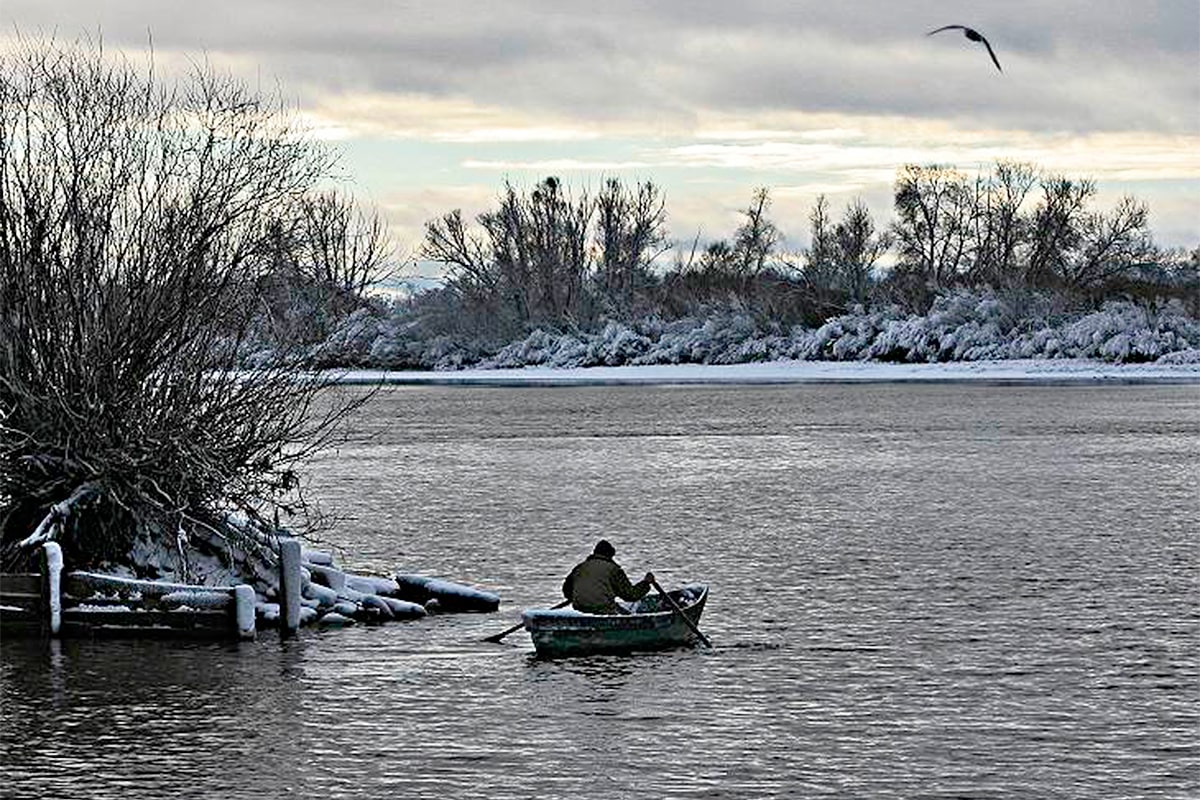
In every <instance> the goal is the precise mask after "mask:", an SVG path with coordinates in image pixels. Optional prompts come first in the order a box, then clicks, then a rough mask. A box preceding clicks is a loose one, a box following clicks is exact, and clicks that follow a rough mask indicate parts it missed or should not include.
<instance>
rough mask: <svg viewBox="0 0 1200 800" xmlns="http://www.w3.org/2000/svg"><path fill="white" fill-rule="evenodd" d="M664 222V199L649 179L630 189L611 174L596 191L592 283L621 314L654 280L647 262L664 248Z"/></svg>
mask: <svg viewBox="0 0 1200 800" xmlns="http://www.w3.org/2000/svg"><path fill="white" fill-rule="evenodd" d="M666 221H667V213H666V200H665V199H664V198H663V195H662V192H661V191H660V190H659V188H658V187H657V186H655V185H654V184H653V183H651V182H649V181H646V182H643V183H641V184H638V186H637V189H636V191H635V190H631V189H627V188H626V187H625V186H624V185H623V184H622V183H621V181H620V180H618V179H617V178H610V179H609V180H607V181H605V183H604V188H603V189H602V190H601V191H600V193H599V194H598V195H597V196H596V234H595V241H596V245H597V246H598V248H599V251H600V252H599V261H600V263H599V266H598V274H597V276H596V277H597V283H598V285H599V288H600V291H601V292H602V293H603V295H604V296H605V298H606V299H607V300H608V302H609V303H611V304H613V306H614V307H615V308H616V309H617V310H618V311H619V312H621V313H623V314H630V313H632V311H633V309H634V301H635V297H636V296H637V295H638V293H639V292H641V291H643V290H644V289H645V288H646V287H648V286H650V285H651V284H653V282H654V281H653V276H652V275H651V273H650V269H651V265H652V264H653V263H654V261H655V260H656V259H657V258H658V257H659V256H661V255H662V254H663V253H664V252H666V251H667V249H668V245H667V232H666Z"/></svg>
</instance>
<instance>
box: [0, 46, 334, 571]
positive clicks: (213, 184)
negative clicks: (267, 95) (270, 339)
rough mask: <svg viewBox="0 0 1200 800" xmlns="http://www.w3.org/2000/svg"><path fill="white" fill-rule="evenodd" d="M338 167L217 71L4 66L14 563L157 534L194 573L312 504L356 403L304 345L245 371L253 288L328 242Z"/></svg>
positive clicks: (72, 49)
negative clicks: (43, 546)
mask: <svg viewBox="0 0 1200 800" xmlns="http://www.w3.org/2000/svg"><path fill="white" fill-rule="evenodd" d="M330 165H331V158H330V156H329V154H328V153H327V152H326V151H325V150H323V149H322V148H321V147H319V146H318V145H317V144H315V143H313V142H312V141H310V140H308V139H306V138H305V137H304V136H303V135H302V133H301V131H300V130H298V129H297V128H296V127H294V126H293V124H292V123H291V121H290V116H289V115H288V114H287V113H286V110H285V109H283V108H282V107H281V106H280V105H279V104H278V103H275V102H272V101H270V100H264V99H262V98H260V97H258V96H255V95H253V94H250V93H249V92H247V91H246V90H245V89H244V88H242V87H241V86H239V85H237V84H236V83H234V82H233V81H231V80H229V79H227V78H223V77H220V76H218V75H216V74H215V73H213V72H212V71H210V70H207V69H204V68H200V69H198V70H197V71H196V72H195V73H194V74H193V75H192V77H191V80H190V81H188V82H186V83H184V84H182V85H181V86H180V87H179V88H178V89H169V88H165V87H164V86H162V85H161V84H159V83H157V82H156V81H155V80H154V79H153V76H152V74H151V73H150V72H149V71H145V72H143V71H139V70H138V69H136V68H135V67H133V66H132V65H131V64H130V63H129V62H127V61H125V60H123V59H120V58H111V57H109V55H108V54H106V53H104V52H102V51H101V49H100V48H99V47H98V46H95V45H92V44H91V43H88V42H84V43H82V44H79V45H64V44H61V43H57V42H49V43H37V42H22V43H21V45H20V46H19V47H17V48H15V49H13V50H10V51H9V52H8V53H7V54H5V55H3V56H2V57H0V537H2V539H3V542H4V543H5V545H6V547H5V554H6V560H7V561H9V562H10V563H11V562H12V561H14V560H17V559H20V558H22V557H23V554H24V553H25V552H27V550H28V549H29V547H31V546H32V545H36V544H37V543H39V542H41V541H44V540H47V539H52V538H54V539H58V540H59V541H60V542H62V544H63V546H64V549H65V550H66V551H67V553H68V556H69V557H70V558H72V559H73V560H76V561H77V562H78V561H83V562H87V561H90V560H95V559H99V558H105V557H116V558H121V557H123V556H124V555H125V554H127V553H128V552H129V545H130V543H131V542H132V541H133V540H134V539H135V538H137V537H144V538H148V539H150V540H152V541H156V542H158V543H160V544H162V545H164V546H171V547H172V548H173V549H174V550H176V551H177V552H178V554H179V556H180V559H181V560H183V561H184V562H185V565H186V556H185V554H186V552H187V551H188V547H189V544H190V542H191V540H192V537H193V536H194V535H197V534H198V533H199V532H201V531H203V532H205V534H206V535H207V534H211V533H215V534H217V535H219V536H221V537H226V538H231V539H237V538H239V537H241V536H244V535H245V534H244V531H245V529H244V528H241V527H238V526H236V525H232V524H230V523H229V522H228V521H227V520H228V518H227V517H226V514H227V512H229V511H240V512H242V513H244V514H246V515H248V516H249V517H250V518H251V519H257V520H259V521H260V522H261V523H262V528H263V529H266V528H267V527H268V526H267V525H266V520H267V518H268V516H269V515H270V512H272V510H275V511H276V512H277V510H279V509H283V510H285V511H291V510H294V509H295V508H296V506H295V505H294V504H295V503H297V502H299V501H298V500H297V498H296V496H295V494H294V490H295V488H296V486H297V477H296V469H297V467H298V465H299V464H300V463H301V462H302V461H303V459H304V458H305V457H306V456H307V455H309V454H311V453H312V452H313V450H314V449H315V448H318V447H320V446H322V445H323V444H324V443H326V442H327V441H328V440H329V437H330V436H331V435H333V432H334V423H335V422H336V420H337V419H338V418H339V417H340V415H341V414H343V413H344V412H345V411H346V410H347V408H348V405H347V404H345V403H343V402H336V401H335V402H331V403H326V402H325V400H324V399H322V398H323V392H324V389H325V384H324V382H322V381H320V380H308V381H306V380H298V379H297V375H296V372H295V368H294V367H292V366H290V364H291V362H290V361H289V360H288V359H287V354H286V353H280V354H279V355H278V356H277V357H275V358H273V359H270V360H267V361H266V362H264V363H261V364H259V365H257V366H255V367H252V368H245V367H243V366H242V365H241V364H239V362H238V349H239V343H240V341H241V339H242V337H244V335H245V333H246V330H247V326H248V324H249V322H248V320H249V316H248V314H247V313H246V309H245V308H244V307H243V301H244V299H245V294H244V293H245V290H246V287H247V286H253V285H254V284H255V283H256V281H257V280H258V278H259V277H260V276H262V275H263V274H264V273H265V272H267V271H269V270H270V269H271V267H272V264H273V262H274V261H276V260H277V259H278V258H279V257H280V249H281V248H285V249H288V250H291V249H292V248H296V247H299V248H300V249H301V250H304V249H308V248H311V247H312V246H313V242H312V239H311V236H312V233H313V226H312V225H309V226H308V227H307V228H305V225H304V224H303V223H304V220H303V219H302V218H301V219H297V218H296V216H295V214H296V209H297V208H302V207H303V204H301V203H299V202H298V201H299V200H300V199H301V198H304V197H305V196H306V195H308V194H309V193H310V192H311V191H312V190H313V189H314V188H315V187H316V185H317V183H318V182H319V181H320V180H322V179H323V178H324V176H325V175H327V174H328V171H329V167H330ZM282 230H286V231H296V232H297V234H296V237H295V238H285V237H282V236H280V235H279V232H280V231H282ZM288 257H293V256H291V255H289V256H288ZM318 408H319V410H318ZM301 505H302V503H301Z"/></svg>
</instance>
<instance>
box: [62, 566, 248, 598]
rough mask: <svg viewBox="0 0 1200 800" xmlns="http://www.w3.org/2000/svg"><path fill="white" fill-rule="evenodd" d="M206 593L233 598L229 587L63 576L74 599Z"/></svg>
mask: <svg viewBox="0 0 1200 800" xmlns="http://www.w3.org/2000/svg"><path fill="white" fill-rule="evenodd" d="M189 591H205V592H212V593H214V594H226V595H228V596H230V597H232V596H233V588H232V587H229V586H195V585H193V584H188V583H159V582H158V581H143V580H137V579H135V578H118V577H116V576H115V575H99V574H97V573H94V572H78V571H76V572H68V573H67V574H65V575H64V576H63V593H64V594H69V595H71V596H72V597H89V596H91V595H92V594H96V593H103V594H119V595H122V596H131V595H134V594H137V595H141V596H143V597H162V596H163V595H164V594H170V593H172V592H189Z"/></svg>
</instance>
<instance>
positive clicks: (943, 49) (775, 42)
mask: <svg viewBox="0 0 1200 800" xmlns="http://www.w3.org/2000/svg"><path fill="white" fill-rule="evenodd" d="M222 9H224V10H222ZM3 14H4V15H5V16H7V17H9V18H10V19H11V20H12V21H13V22H14V23H15V24H16V25H18V26H20V28H21V29H22V30H25V31H37V30H54V29H57V30H58V31H59V32H60V33H59V35H60V36H62V35H70V32H72V31H74V30H77V29H79V28H83V29H88V30H96V29H99V30H100V31H101V32H102V33H103V36H104V38H105V40H106V42H108V43H109V44H110V45H111V46H115V47H124V48H134V49H141V48H144V47H145V45H146V42H147V32H148V31H149V32H152V33H153V37H154V43H155V48H156V49H157V50H158V51H159V52H162V53H171V52H186V53H192V54H196V53H200V52H206V53H208V54H209V55H210V57H211V58H212V59H213V60H214V61H227V62H228V63H230V64H233V65H235V67H236V68H237V69H239V70H242V71H245V72H247V73H248V74H249V76H250V77H254V78H258V77H260V76H264V75H265V76H268V77H269V79H275V78H278V79H279V80H280V81H281V83H282V84H283V85H284V86H285V87H287V88H288V90H289V91H299V92H301V93H303V95H304V96H306V97H319V96H323V95H328V94H338V95H340V94H361V95H365V96H375V97H378V96H393V97H418V96H424V97H429V98H445V97H455V98H459V99H462V100H465V101H469V102H470V103H472V104H473V105H475V106H480V107H502V108H505V109H508V110H509V111H514V112H515V111H520V112H523V113H528V114H536V115H550V116H554V117H556V118H558V119H567V120H572V121H575V122H576V123H583V124H586V123H590V122H595V121H600V122H611V121H614V120H625V121H630V120H636V121H640V122H643V123H644V122H645V121H647V120H654V119H656V120H659V121H661V122H662V123H663V124H665V125H667V126H668V127H679V126H686V125H687V124H688V123H689V122H690V121H691V120H693V119H694V118H696V117H697V116H699V115H703V114H705V113H706V112H711V111H712V110H718V109H723V110H738V111H742V112H745V113H747V114H755V113H763V112H769V111H777V110H785V111H794V112H806V113H817V112H832V113H841V114H864V113H867V114H876V115H879V114H886V115H897V116H905V117H908V118H912V119H952V120H955V121H956V123H957V124H959V125H961V126H964V127H1003V128H1021V129H1037V130H1074V131H1094V130H1109V131H1129V130H1156V131H1171V132H1196V131H1197V130H1198V129H1200V119H1197V115H1196V114H1195V109H1196V108H1197V105H1198V103H1200V80H1198V79H1197V77H1196V70H1195V63H1196V52H1197V37H1196V31H1197V29H1198V28H1200V6H1197V4H1196V3H1195V2H1193V1H1192V0H1177V2H1168V1H1164V2H1157V3H1137V4H1133V3H1128V2H1124V0H1107V2H1081V1H1079V0H1075V2H1060V3H1055V4H1046V3H1041V2H1033V0H1007V2H1005V3H1003V4H989V5H986V6H985V5H976V4H972V5H971V6H970V7H968V8H964V7H963V5H962V4H961V3H952V2H947V1H946V0H943V1H941V2H934V1H933V0H926V1H924V2H907V3H904V4H894V3H878V4H874V5H873V6H872V7H871V8H870V9H864V8H863V6H862V4H849V3H839V4H831V3H827V2H815V1H809V2H805V1H804V0H779V1H778V2H766V1H765V0H758V1H757V2H743V3H736V4H731V3H728V2H725V1H724V0H721V1H720V2H718V1H717V0H675V2H667V1H666V0H663V1H662V2H655V3H644V2H636V1H635V0H612V1H611V2H609V3H605V4H602V5H598V4H594V3H590V2H582V0H559V2H556V3H554V4H547V3H544V2H536V0H506V2H504V3H502V4H480V3H477V2H469V1H468V0H443V1H442V2H439V3H436V4H434V3H428V2H417V0H410V2H382V0H376V1H375V2H357V3H353V4H340V5H338V6H336V8H335V7H331V6H329V4H328V3H325V2H321V3H317V2H316V0H294V1H293V2H284V0H258V1H257V2H251V3H243V2H238V3H232V2H223V0H212V1H211V2H208V3H204V4H202V5H199V6H178V5H177V4H169V5H168V4H162V3H157V2H152V0H141V1H140V2H138V1H137V0H128V1H127V2H124V3H120V4H95V3H92V2H90V0H73V1H68V2H56V3H52V4H51V3H44V2H41V0H7V2H6V3H5V5H4V11H3ZM955 21H959V22H968V23H970V24H972V25H974V26H976V27H978V28H980V29H981V30H983V31H985V32H986V34H987V35H988V36H989V39H990V40H991V41H992V43H993V45H994V46H995V47H996V49H997V51H998V53H999V55H1000V57H1001V60H1002V62H1003V63H1004V65H1005V70H1006V72H1005V74H1004V75H999V74H997V73H996V72H995V70H994V69H993V68H992V66H991V64H990V62H989V61H988V59H987V57H986V55H985V53H984V52H983V50H982V49H980V48H979V47H978V46H977V45H973V44H972V43H970V42H968V41H966V40H965V39H962V38H961V37H957V36H953V35H951V36H949V37H946V36H943V37H938V38H933V39H930V38H927V37H925V35H924V34H925V32H926V31H927V30H930V29H931V28H933V27H936V26H938V25H942V24H945V23H946V22H955Z"/></svg>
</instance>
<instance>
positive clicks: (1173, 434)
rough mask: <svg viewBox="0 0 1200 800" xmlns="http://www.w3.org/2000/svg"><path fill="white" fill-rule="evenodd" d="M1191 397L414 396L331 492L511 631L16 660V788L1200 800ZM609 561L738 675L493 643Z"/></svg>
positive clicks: (392, 554)
mask: <svg viewBox="0 0 1200 800" xmlns="http://www.w3.org/2000/svg"><path fill="white" fill-rule="evenodd" d="M1197 400H1200V396H1198V394H1197V391H1196V390H1195V389H1194V388H1192V387H1092V388H1089V387H1024V388H1016V387H1006V388H998V387H979V386H924V387H923V386H896V385H891V386H888V385H885V386H853V387H842V386H820V387H754V388H738V387H707V388H706V387H687V388H678V387H611V388H604V387H587V388H576V389H540V390H526V389H486V388H480V389H471V388H464V387H453V388H437V387H425V388H395V389H388V390H386V391H385V392H383V393H382V394H381V395H380V397H379V398H378V399H377V401H376V402H375V403H374V404H373V405H372V406H371V407H370V409H369V411H370V416H364V417H362V418H360V419H359V420H358V421H357V422H356V425H357V426H358V427H359V429H360V432H361V433H362V434H363V435H364V437H365V438H364V439H362V440H359V441H357V442H356V443H355V444H353V445H350V446H347V447H344V448H343V449H342V451H341V452H340V453H336V454H330V455H329V456H327V457H325V458H324V459H323V460H322V461H321V463H319V464H318V465H317V473H316V475H315V478H314V485H313V487H312V491H313V492H315V493H316V494H317V495H318V496H320V497H322V498H324V499H325V501H326V502H327V503H328V504H329V505H330V506H331V508H332V510H335V511H337V512H339V513H341V514H346V515H348V516H349V517H350V519H349V520H348V521H347V522H346V523H345V524H344V525H343V526H342V527H341V528H339V530H337V531H336V532H335V534H334V536H336V541H335V542H334V543H333V544H334V545H336V546H338V547H340V548H341V550H342V551H343V552H344V557H343V560H346V561H348V562H349V563H350V564H352V565H353V566H355V567H357V568H360V569H376V570H380V571H384V572H386V571H390V570H392V569H395V568H397V567H400V568H403V569H405V570H412V571H421V572H427V573H430V574H435V575H440V576H446V577H453V578H460V579H465V580H469V581H472V582H476V583H479V584H481V585H485V586H489V587H493V588H496V589H498V590H499V591H500V592H501V593H502V595H503V597H504V598H505V602H504V604H503V605H502V608H501V612H500V613H499V614H492V615H468V616H454V617H440V618H430V619H426V620H422V621H419V622H414V623H410V624H396V625H390V626H385V627H377V628H366V627H360V628H352V629H348V630H344V631H336V632H328V633H317V632H306V633H305V635H303V636H301V637H300V638H298V639H295V640H291V641H288V642H284V643H281V642H279V641H278V640H276V639H274V638H273V637H272V636H270V635H265V636H264V637H263V638H262V640H261V641H258V642H255V643H251V644H245V645H240V646H238V645H227V646H226V645H209V644H178V643H175V644H169V643H157V642H95V643H93V642H79V641H66V642H43V641H40V640H33V641H21V640H9V639H6V640H5V641H4V642H3V644H2V647H0V650H2V658H0V711H2V715H0V787H3V788H2V789H0V795H3V796H4V797H6V798H7V797H10V796H11V797H46V796H51V797H53V796H59V797H96V798H121V800H128V798H131V797H137V798H151V797H175V796H205V797H222V798H224V797H247V798H250V797H287V796H295V797H308V796H348V797H383V796H396V797H438V798H449V797H464V798H465V797H492V798H505V797H514V798H515V797H574V796H580V795H584V796H600V797H606V796H607V797H621V796H629V795H631V794H632V793H634V792H635V791H636V792H638V793H652V794H654V795H659V796H664V797H722V796H724V797H739V798H740V797H772V796H779V797H784V796H801V797H820V796H829V797H844V796H847V795H849V796H871V797H913V796H960V795H970V796H993V797H1030V796H1045V795H1046V794H1047V793H1053V794H1055V795H1056V796H1079V797H1134V796H1155V797H1181V798H1182V797H1193V796H1196V794H1197V792H1198V791H1200V744H1198V740H1197V737H1196V731H1197V730H1200V716H1198V712H1197V708H1200V591H1198V590H1200V569H1198V567H1200V555H1198V553H1200V548H1198V547H1197V544H1198V542H1197V536H1196V525H1195V521H1196V519H1197V518H1200V501H1198V500H1197V497H1198V495H1200V486H1198V485H1197V482H1198V476H1200V470H1198V469H1197V467H1198V466H1200V464H1198V461H1200V455H1198V454H1200V446H1198V445H1200V420H1198V412H1197V409H1198V408H1200V404H1198V403H1197ZM601 536H604V537H606V538H609V539H611V540H613V541H614V542H615V543H616V544H617V547H618V551H619V552H618V560H619V561H621V562H622V564H624V565H625V566H626V567H627V569H628V570H629V571H630V572H631V573H632V574H636V573H638V572H641V571H644V570H646V569H653V570H654V572H655V573H656V574H657V575H658V576H659V579H660V580H661V581H662V582H663V583H665V584H682V583H685V582H688V581H692V580H699V581H705V582H707V583H709V584H710V585H711V587H712V588H711V591H712V594H711V597H710V600H709V604H708V608H707V610H706V612H705V617H704V620H703V622H702V628H703V629H704V630H705V632H706V633H707V634H708V635H709V636H710V638H712V639H713V641H714V644H715V645H716V647H715V648H714V649H713V650H711V651H708V650H694V651H690V650H683V651H671V652H665V653H656V654H647V655H642V656H637V657H632V658H628V657H613V656H605V657H598V658H587V659H567V660H563V661H553V662H545V661H539V660H537V659H534V658H533V657H532V648H531V646H530V644H529V640H528V637H527V636H524V635H523V634H513V635H512V636H510V637H509V638H508V639H506V640H505V643H503V644H500V645H495V644H488V643H484V642H483V641H482V640H483V639H484V638H485V637H486V636H489V635H491V634H494V633H497V632H499V631H500V630H503V629H504V628H505V627H508V626H509V625H511V624H513V623H514V622H515V621H516V620H517V619H518V618H519V612H520V609H521V608H523V607H526V606H532V605H542V606H548V605H552V604H553V603H555V602H557V600H558V599H559V594H558V592H559V585H560V583H561V579H562V575H563V574H564V573H565V571H566V570H567V569H568V568H569V567H570V566H571V565H572V564H574V563H575V562H576V561H578V560H579V558H580V557H581V556H582V555H584V554H586V552H587V551H588V550H590V547H591V545H592V544H593V543H594V540H595V539H596V538H599V537H601Z"/></svg>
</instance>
